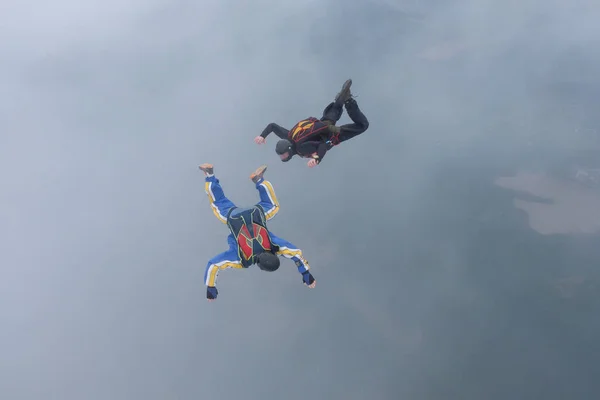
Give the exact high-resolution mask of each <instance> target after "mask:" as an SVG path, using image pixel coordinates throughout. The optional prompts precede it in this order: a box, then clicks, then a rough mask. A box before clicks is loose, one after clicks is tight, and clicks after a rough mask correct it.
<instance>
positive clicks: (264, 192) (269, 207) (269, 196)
mask: <svg viewBox="0 0 600 400" xmlns="http://www.w3.org/2000/svg"><path fill="white" fill-rule="evenodd" d="M256 189H257V190H258V195H259V197H260V201H259V202H258V203H256V205H257V206H260V207H261V208H262V209H263V211H264V212H265V217H266V218H267V221H268V220H270V219H271V218H273V217H274V216H275V215H277V213H278V212H279V201H278V200H277V196H276V195H275V189H273V185H272V184H271V182H269V181H267V180H265V179H264V178H262V179H260V180H259V181H258V182H256Z"/></svg>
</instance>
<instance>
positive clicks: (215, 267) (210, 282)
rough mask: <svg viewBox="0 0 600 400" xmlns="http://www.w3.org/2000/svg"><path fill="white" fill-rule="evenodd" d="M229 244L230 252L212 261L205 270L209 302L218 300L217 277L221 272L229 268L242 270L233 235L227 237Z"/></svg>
mask: <svg viewBox="0 0 600 400" xmlns="http://www.w3.org/2000/svg"><path fill="white" fill-rule="evenodd" d="M227 242H229V250H227V251H225V252H223V253H221V254H219V255H217V256H215V257H213V258H211V259H210V261H209V262H208V264H207V265H206V269H205V270H204V284H205V285H206V298H207V299H208V301H213V300H215V299H216V298H217V295H218V294H219V292H218V291H217V277H218V275H219V272H220V271H222V270H224V269H227V268H236V269H239V268H242V263H241V262H240V261H239V258H238V255H237V253H236V251H235V246H236V243H235V239H234V238H233V236H232V235H229V236H228V237H227Z"/></svg>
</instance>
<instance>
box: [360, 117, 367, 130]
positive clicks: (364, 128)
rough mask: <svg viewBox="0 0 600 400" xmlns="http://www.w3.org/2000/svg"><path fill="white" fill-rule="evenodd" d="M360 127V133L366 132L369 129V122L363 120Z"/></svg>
mask: <svg viewBox="0 0 600 400" xmlns="http://www.w3.org/2000/svg"><path fill="white" fill-rule="evenodd" d="M361 125H362V131H363V132H364V131H366V130H367V129H369V120H368V119H366V118H365V120H364V121H363V123H362V124H361Z"/></svg>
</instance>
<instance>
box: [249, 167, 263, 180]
mask: <svg viewBox="0 0 600 400" xmlns="http://www.w3.org/2000/svg"><path fill="white" fill-rule="evenodd" d="M266 170H267V166H266V165H261V166H260V167H258V168H256V171H254V172H253V173H252V174H250V179H251V180H252V182H254V183H258V182H259V181H260V180H261V179H262V178H263V175H264V174H265V171H266Z"/></svg>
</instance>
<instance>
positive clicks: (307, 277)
mask: <svg viewBox="0 0 600 400" xmlns="http://www.w3.org/2000/svg"><path fill="white" fill-rule="evenodd" d="M314 281H315V278H313V276H312V274H311V273H310V272H308V271H306V272H304V273H302V282H304V284H305V285H308V286H310V285H312V284H313V282H314Z"/></svg>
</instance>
